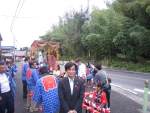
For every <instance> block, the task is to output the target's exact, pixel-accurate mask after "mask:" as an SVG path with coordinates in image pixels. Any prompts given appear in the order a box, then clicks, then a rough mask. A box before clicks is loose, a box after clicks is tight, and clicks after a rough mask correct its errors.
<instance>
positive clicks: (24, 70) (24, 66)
mask: <svg viewBox="0 0 150 113" xmlns="http://www.w3.org/2000/svg"><path fill="white" fill-rule="evenodd" d="M28 68H29V63H28V62H25V63H24V64H23V66H22V80H26V71H27V69H28Z"/></svg>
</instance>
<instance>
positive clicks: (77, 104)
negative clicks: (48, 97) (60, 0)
mask: <svg viewBox="0 0 150 113" xmlns="http://www.w3.org/2000/svg"><path fill="white" fill-rule="evenodd" d="M58 95H59V100H60V109H59V113H68V112H69V111H70V110H76V112H77V113H82V102H83V97H84V82H83V81H82V80H81V79H79V78H75V79H74V88H73V95H71V89H70V83H69V79H68V77H65V78H63V79H61V80H60V81H59V84H58Z"/></svg>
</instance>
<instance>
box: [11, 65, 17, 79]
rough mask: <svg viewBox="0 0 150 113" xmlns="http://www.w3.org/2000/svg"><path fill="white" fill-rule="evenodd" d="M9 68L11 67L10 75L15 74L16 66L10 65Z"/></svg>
mask: <svg viewBox="0 0 150 113" xmlns="http://www.w3.org/2000/svg"><path fill="white" fill-rule="evenodd" d="M11 69H12V76H13V77H14V76H15V75H16V72H17V69H16V66H15V65H12V66H11Z"/></svg>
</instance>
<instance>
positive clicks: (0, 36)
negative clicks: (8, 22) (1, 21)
mask: <svg viewBox="0 0 150 113" xmlns="http://www.w3.org/2000/svg"><path fill="white" fill-rule="evenodd" d="M0 41H3V38H2V35H1V33H0Z"/></svg>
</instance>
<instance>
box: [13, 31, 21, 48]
mask: <svg viewBox="0 0 150 113" xmlns="http://www.w3.org/2000/svg"><path fill="white" fill-rule="evenodd" d="M10 31H11V33H12V35H13V37H14V39H15V41H16V42H17V43H18V44H19V46H20V47H22V46H21V45H20V43H19V42H18V40H17V39H16V38H15V35H14V33H13V32H12V30H10Z"/></svg>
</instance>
